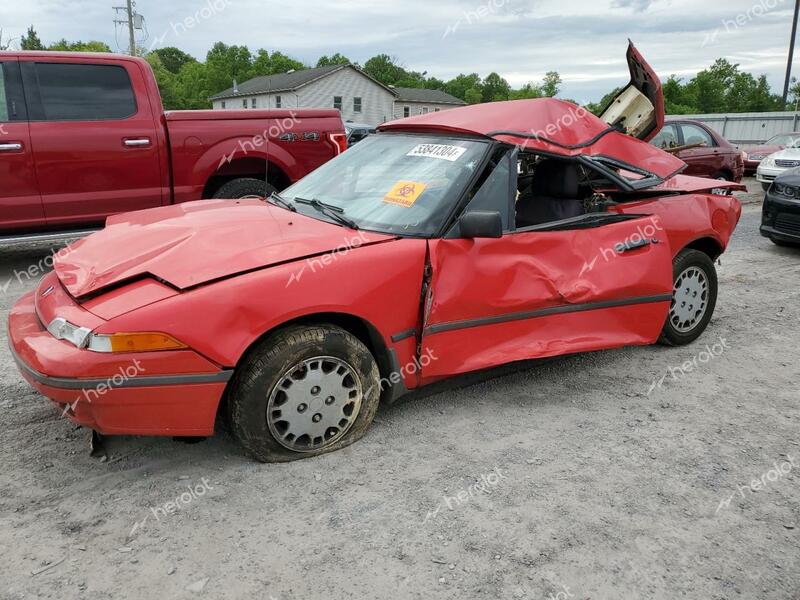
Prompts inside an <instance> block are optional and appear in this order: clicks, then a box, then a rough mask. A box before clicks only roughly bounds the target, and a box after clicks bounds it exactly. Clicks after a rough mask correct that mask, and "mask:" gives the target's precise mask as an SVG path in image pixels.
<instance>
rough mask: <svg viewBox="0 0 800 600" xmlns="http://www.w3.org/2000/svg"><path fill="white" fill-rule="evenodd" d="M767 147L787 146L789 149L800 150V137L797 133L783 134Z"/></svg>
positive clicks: (772, 139)
mask: <svg viewBox="0 0 800 600" xmlns="http://www.w3.org/2000/svg"><path fill="white" fill-rule="evenodd" d="M766 145H767V146H786V147H787V148H800V135H798V134H796V133H782V134H780V135H776V136H775V137H773V138H771V139H770V140H769V141H768V142H767V144H766Z"/></svg>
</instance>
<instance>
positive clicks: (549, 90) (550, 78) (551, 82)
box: [541, 71, 563, 98]
mask: <svg viewBox="0 0 800 600" xmlns="http://www.w3.org/2000/svg"><path fill="white" fill-rule="evenodd" d="M562 83H563V82H562V81H561V75H559V74H558V71H548V72H547V73H545V76H544V79H543V80H542V88H541V89H542V94H544V95H545V96H546V97H547V98H554V97H555V96H557V95H558V92H559V91H561V87H560V86H561V84H562Z"/></svg>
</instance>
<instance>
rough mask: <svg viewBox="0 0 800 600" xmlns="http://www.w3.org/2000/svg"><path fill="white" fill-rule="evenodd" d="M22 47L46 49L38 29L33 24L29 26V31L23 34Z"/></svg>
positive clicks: (20, 43) (24, 48) (25, 48)
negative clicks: (37, 31) (37, 32)
mask: <svg viewBox="0 0 800 600" xmlns="http://www.w3.org/2000/svg"><path fill="white" fill-rule="evenodd" d="M19 45H20V48H22V49H23V50H44V49H45V48H44V44H42V40H40V39H39V36H38V35H37V34H36V30H35V29H34V28H33V25H31V26H30V27H28V33H27V34H25V35H23V36H22V39H20V42H19Z"/></svg>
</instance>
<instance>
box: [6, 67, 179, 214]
mask: <svg viewBox="0 0 800 600" xmlns="http://www.w3.org/2000/svg"><path fill="white" fill-rule="evenodd" d="M20 66H21V69H22V77H23V83H24V86H25V92H26V97H27V101H28V113H29V117H30V134H31V142H32V144H33V148H34V153H35V154H34V157H35V162H36V174H37V178H38V181H39V186H40V192H41V195H42V201H43V205H44V214H45V218H46V219H47V224H48V225H59V226H70V225H74V226H80V227H84V226H92V225H99V224H102V222H103V221H104V220H105V218H106V217H107V216H109V215H112V214H116V213H121V212H126V211H131V210H139V209H143V208H150V207H154V206H161V205H162V203H163V200H164V199H163V197H162V195H163V186H162V177H163V174H162V169H161V163H160V160H159V145H160V140H161V139H162V137H161V136H157V131H156V127H159V126H160V122H159V120H158V119H157V118H156V116H155V114H154V109H153V108H152V105H151V99H150V98H149V95H148V91H149V87H148V86H147V84H146V79H145V75H144V73H143V72H142V69H141V67H140V65H139V64H138V63H137V62H134V61H129V60H119V59H103V58H97V59H94V58H93V59H91V60H87V59H85V58H81V59H79V60H77V59H68V58H61V57H54V58H52V59H50V58H47V59H43V58H41V57H31V58H25V57H22V58H20ZM160 105H161V103H160V100H159V101H158V102H157V103H156V106H157V107H158V108H159V110H160ZM159 116H160V115H159Z"/></svg>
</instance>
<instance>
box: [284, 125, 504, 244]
mask: <svg viewBox="0 0 800 600" xmlns="http://www.w3.org/2000/svg"><path fill="white" fill-rule="evenodd" d="M489 146H490V143H489V142H484V141H480V140H467V139H463V138H449V137H444V136H429V135H410V134H396V133H384V134H378V135H372V136H369V137H367V138H365V139H364V140H363V141H362V142H359V143H358V145H356V146H353V147H352V148H350V149H349V150H347V151H346V152H344V153H343V154H341V155H339V156H338V157H336V158H335V159H333V160H331V161H330V162H328V163H326V164H324V165H322V166H321V167H320V168H319V169H317V170H316V171H313V172H312V173H310V174H309V175H307V176H306V177H304V178H303V179H301V180H300V181H298V182H297V183H295V184H294V185H293V186H291V187H289V188H288V189H286V190H284V191H283V192H282V193H281V196H282V197H283V198H284V199H285V200H287V201H288V202H291V203H293V204H294V206H295V208H296V209H297V210H298V211H299V212H301V213H303V214H305V215H308V216H311V217H314V218H317V219H322V220H326V221H334V222H336V221H339V222H341V221H342V220H341V219H336V218H335V217H334V216H332V215H333V214H334V213H333V211H334V210H337V211H340V212H339V213H338V214H340V215H341V216H342V217H345V218H346V219H347V220H349V221H350V222H352V223H354V224H355V225H356V226H358V227H359V228H360V229H369V230H372V231H379V232H383V233H392V234H400V235H410V236H431V235H434V234H435V233H436V232H437V231H438V230H439V228H440V227H441V226H442V223H443V221H444V220H445V219H446V218H447V215H448V214H449V212H450V209H451V208H452V207H453V205H454V203H455V202H456V201H457V200H458V198H460V197H461V195H462V194H463V192H464V189H465V188H466V186H467V185H468V184H469V182H470V181H471V179H472V176H473V174H474V173H475V171H476V169H477V168H478V167H479V166H480V164H481V162H482V160H483V157H484V155H485V154H486V152H487V150H488V148H489ZM314 200H317V201H318V202H314V203H312V204H309V201H314ZM320 203H324V204H325V205H327V207H323V208H320V206H321V204H320Z"/></svg>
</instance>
